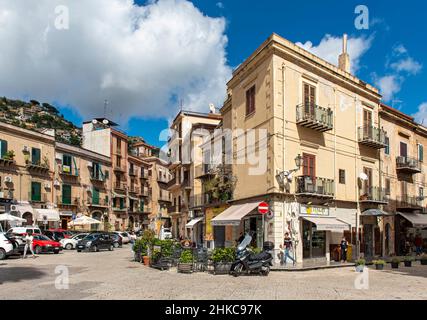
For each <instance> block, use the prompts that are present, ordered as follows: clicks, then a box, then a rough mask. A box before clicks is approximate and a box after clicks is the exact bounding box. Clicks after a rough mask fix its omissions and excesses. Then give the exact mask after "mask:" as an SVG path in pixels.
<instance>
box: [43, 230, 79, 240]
mask: <svg viewBox="0 0 427 320" xmlns="http://www.w3.org/2000/svg"><path fill="white" fill-rule="evenodd" d="M48 231H52V232H62V234H63V235H64V238H65V239H69V238H71V237H72V236H73V234H72V233H71V231H69V230H65V229H49V230H48Z"/></svg>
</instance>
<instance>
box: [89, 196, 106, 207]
mask: <svg viewBox="0 0 427 320" xmlns="http://www.w3.org/2000/svg"><path fill="white" fill-rule="evenodd" d="M87 205H88V206H89V207H99V208H107V207H109V205H110V204H109V202H108V201H107V200H106V199H97V198H92V199H89V200H88V201H87Z"/></svg>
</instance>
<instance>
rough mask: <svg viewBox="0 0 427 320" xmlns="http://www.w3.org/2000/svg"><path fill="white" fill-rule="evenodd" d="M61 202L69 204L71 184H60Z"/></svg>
mask: <svg viewBox="0 0 427 320" xmlns="http://www.w3.org/2000/svg"><path fill="white" fill-rule="evenodd" d="M62 203H63V204H71V186H70V185H67V184H64V185H62Z"/></svg>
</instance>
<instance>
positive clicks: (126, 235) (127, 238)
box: [114, 231, 130, 244]
mask: <svg viewBox="0 0 427 320" xmlns="http://www.w3.org/2000/svg"><path fill="white" fill-rule="evenodd" d="M114 233H116V234H118V235H119V236H120V238H122V244H126V243H129V242H130V236H129V233H127V232H123V231H114Z"/></svg>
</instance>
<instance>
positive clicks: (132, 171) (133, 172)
mask: <svg viewBox="0 0 427 320" xmlns="http://www.w3.org/2000/svg"><path fill="white" fill-rule="evenodd" d="M137 175H138V174H137V173H136V170H129V176H130V177H136V176H137Z"/></svg>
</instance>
